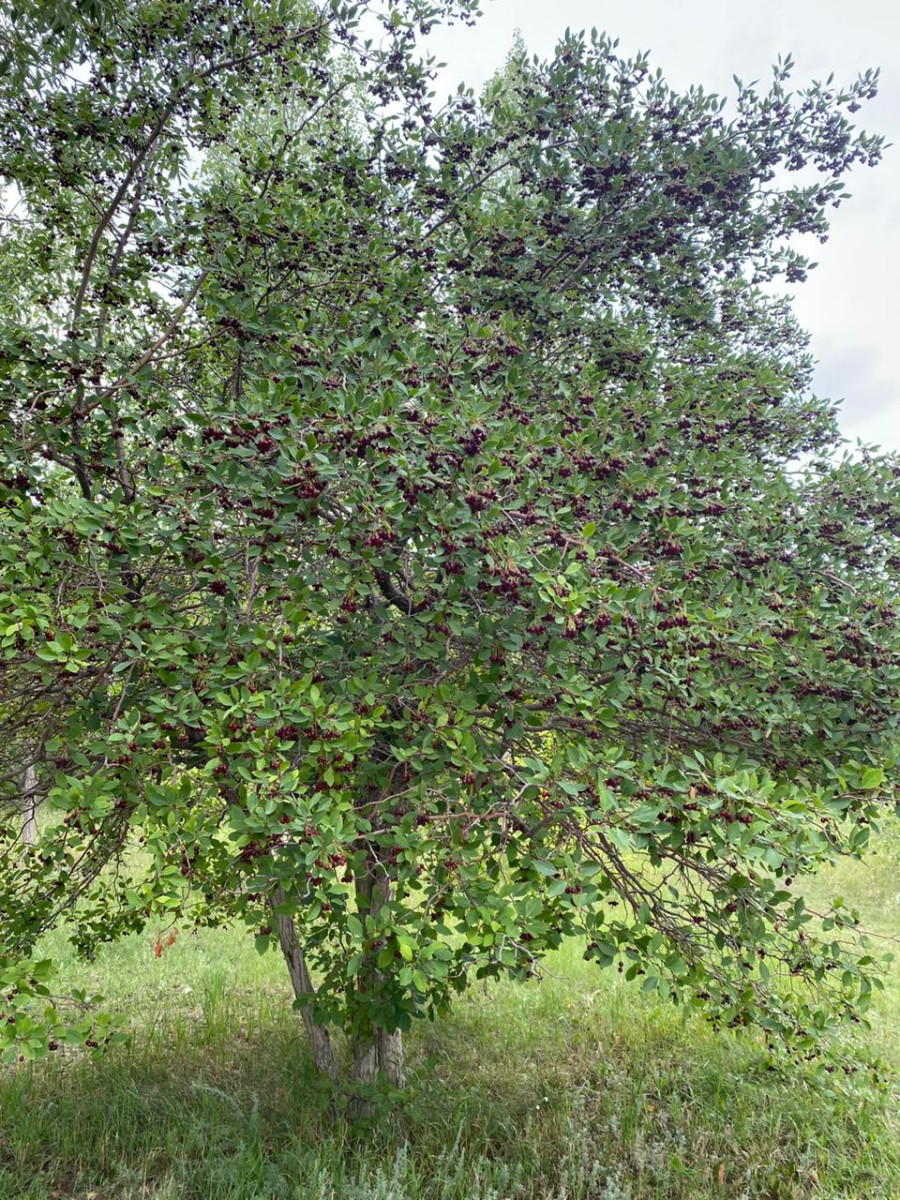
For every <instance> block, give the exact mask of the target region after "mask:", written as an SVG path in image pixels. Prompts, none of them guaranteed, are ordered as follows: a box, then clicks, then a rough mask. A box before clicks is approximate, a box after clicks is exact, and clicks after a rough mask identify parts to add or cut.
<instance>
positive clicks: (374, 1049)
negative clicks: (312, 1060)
mask: <svg viewBox="0 0 900 1200" xmlns="http://www.w3.org/2000/svg"><path fill="white" fill-rule="evenodd" d="M390 900H391V881H390V879H389V878H388V875H387V873H386V872H385V870H384V868H383V867H382V866H381V864H380V863H378V861H377V860H376V859H375V858H374V857H373V856H369V857H367V860H366V868H365V871H364V872H363V873H362V874H360V875H359V876H358V877H357V879H356V903H357V907H358V908H359V911H360V913H365V914H368V915H369V916H371V917H372V918H374V919H377V917H378V913H379V912H380V911H381V909H382V908H383V907H384V905H386V904H388V903H390ZM380 982H381V974H380V972H379V971H378V969H377V967H376V966H375V962H374V956H373V955H372V954H371V952H370V955H369V962H368V964H367V965H366V966H365V967H364V970H363V973H362V975H361V977H360V981H359V986H360V988H362V989H364V990H366V991H369V992H377V990H378V988H379V985H380ZM351 1079H352V1081H353V1082H354V1083H357V1084H362V1085H371V1084H374V1083H376V1082H377V1081H378V1080H379V1079H380V1080H381V1081H383V1082H384V1083H387V1084H389V1085H390V1086H391V1087H396V1088H402V1087H403V1082H404V1076H403V1035H402V1033H401V1032H400V1030H399V1029H398V1030H394V1031H391V1032H389V1031H388V1030H385V1029H380V1028H378V1027H377V1026H375V1025H372V1024H371V1023H369V1024H367V1025H366V1026H365V1027H364V1028H363V1029H362V1030H361V1031H359V1032H357V1033H356V1034H355V1036H354V1038H353V1067H352V1073H351Z"/></svg>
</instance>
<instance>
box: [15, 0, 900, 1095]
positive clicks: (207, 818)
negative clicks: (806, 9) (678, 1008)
mask: <svg viewBox="0 0 900 1200" xmlns="http://www.w3.org/2000/svg"><path fill="white" fill-rule="evenodd" d="M2 11H3V16H2V25H0V36H2V53H3V55H4V58H5V63H6V73H5V75H4V77H3V82H2V85H0V88H2V91H0V109H2V114H3V117H2V124H3V129H4V139H3V149H2V151H0V174H2V175H3V177H4V179H5V181H6V195H5V213H4V216H3V241H2V244H0V282H2V288H0V315H2V324H0V355H2V361H3V374H2V393H0V396H2V404H0V527H2V535H3V536H2V542H0V656H2V662H3V669H4V673H3V682H2V690H0V729H2V738H0V774H2V776H3V780H4V783H3V786H4V787H5V788H6V789H7V791H9V793H10V794H11V795H12V794H13V793H14V792H15V789H16V788H17V787H21V779H22V773H23V764H28V765H31V766H32V767H33V768H34V770H35V771H36V772H37V775H36V776H35V775H34V774H32V781H33V783H32V786H33V788H34V789H37V790H39V791H40V792H41V793H42V794H43V793H44V792H46V793H47V797H48V798H47V804H46V805H45V811H44V815H43V818H42V820H41V828H40V832H39V836H38V837H37V841H36V843H35V844H34V845H33V846H23V845H22V837H21V832H22V831H21V820H20V818H19V817H18V816H16V817H15V818H14V819H13V818H11V819H10V820H8V821H6V822H5V824H4V826H3V841H2V846H0V905H2V908H3V910H4V912H5V913H6V914H8V915H7V918H6V920H5V923H4V929H3V934H2V938H3V942H2V957H0V972H2V979H3V982H4V992H5V1000H4V1005H5V1009H6V1010H7V1023H6V1024H5V1025H3V1026H0V1036H2V1037H3V1039H4V1044H5V1045H6V1046H7V1048H8V1049H9V1052H10V1053H12V1054H29V1053H39V1052H41V1051H42V1050H43V1049H45V1048H46V1046H47V1045H48V1039H49V1040H50V1044H52V1041H53V1039H54V1038H56V1037H58V1036H59V1031H60V1029H62V1027H63V1026H64V1021H63V1018H62V1016H61V1015H60V1014H58V1013H57V1012H56V1011H55V1010H54V1009H53V1008H52V1006H51V1007H49V1008H47V1009H46V1011H45V1004H46V999H44V1000H42V997H45V998H46V997H47V996H48V995H49V991H50V985H49V984H48V982H47V976H48V974H49V971H50V969H51V965H50V964H48V963H47V962H46V961H44V960H43V959H41V957H40V950H39V939H40V937H41V935H42V933H43V932H44V931H46V930H47V929H49V928H51V927H53V926H55V925H59V924H62V925H64V927H65V928H66V929H67V930H68V932H69V935H70V937H71V939H72V941H73V943H74V944H75V945H76V947H77V948H78V949H79V950H80V951H82V952H83V953H85V954H93V953H95V952H97V950H98V949H99V948H100V947H101V946H102V944H103V943H104V942H108V941H110V940H112V939H115V938H118V937H121V936H123V935H126V934H129V933H132V932H134V931H138V930H140V929H142V928H143V927H144V926H145V925H146V924H147V923H148V922H150V921H154V922H158V920H159V915H160V914H168V915H169V916H170V917H171V918H172V919H175V918H177V919H178V920H179V921H180V922H193V923H195V924H197V925H204V924H215V923H222V922H228V923H242V924H244V925H246V927H247V928H248V930H249V931H250V932H251V934H252V935H254V936H255V937H256V939H257V941H258V944H259V946H260V948H261V949H264V948H265V947H266V946H267V945H268V944H270V943H271V944H272V945H275V946H280V949H281V951H282V952H283V953H284V956H285V959H286V962H287V965H288V968H289V972H290V977H291V981H292V983H293V987H294V991H295V993H296V998H297V1006H298V1008H300V1010H301V1012H302V1016H303V1020H304V1023H305V1026H306V1030H307V1033H308V1035H309V1040H310V1045H311V1050H312V1054H313V1057H314V1059H315V1062H316V1065H317V1067H318V1068H319V1069H320V1070H321V1071H322V1072H324V1073H325V1074H327V1075H328V1076H330V1077H331V1078H332V1079H334V1080H335V1081H337V1080H339V1079H340V1078H341V1077H342V1073H343V1069H344V1068H343V1059H344V1050H343V1042H342V1043H341V1044H339V1045H338V1044H335V1043H334V1042H333V1040H332V1033H331V1032H329V1030H332V1031H333V1030H334V1029H337V1030H339V1031H340V1032H341V1034H342V1036H343V1037H346V1039H347V1040H348V1042H349V1046H350V1049H349V1051H348V1058H349V1061H350V1068H349V1070H350V1075H351V1076H352V1078H354V1079H356V1080H358V1081H361V1082H363V1083H368V1082H372V1081H373V1080H374V1079H375V1078H376V1077H378V1075H379V1073H381V1074H382V1075H383V1076H384V1077H385V1078H387V1079H388V1080H389V1081H390V1082H393V1083H398V1082H400V1081H401V1080H402V1069H403V1068H402V1055H401V1040H400V1039H401V1034H402V1031H403V1030H406V1029H408V1028H409V1027H410V1025H411V1023H412V1021H413V1020H414V1019H415V1018H418V1017H422V1016H436V1015H437V1016H440V1015H442V1014H443V1013H445V1012H446V1011H447V1009H448V1007H449V1005H450V1003H451V999H452V997H453V996H454V994H455V993H457V992H459V991H461V990H463V989H464V988H465V987H466V985H467V983H468V982H469V981H470V980H471V979H473V978H476V977H481V978H483V977H491V976H499V975H513V976H516V977H523V978H524V977H527V976H529V975H532V974H534V973H535V972H536V971H538V970H539V967H540V963H541V960H542V958H543V957H544V955H545V954H546V953H547V952H548V951H550V950H551V949H553V948H554V947H556V946H557V945H559V943H560V942H561V940H562V939H564V938H567V937H578V938H581V939H583V944H584V947H585V955H586V956H587V957H588V958H589V959H592V960H595V961H596V962H597V964H598V967H601V966H607V967H613V968H617V969H618V970H620V971H624V972H625V974H626V975H627V976H628V977H629V978H633V977H637V976H640V977H642V986H643V987H644V988H645V989H655V990H656V991H658V992H659V993H661V994H662V995H670V996H672V998H673V999H675V1000H677V1001H681V1002H687V1003H690V1004H693V1005H696V1006H697V1007H698V1008H700V1009H701V1010H702V1011H704V1012H705V1013H706V1014H707V1015H708V1016H709V1018H710V1019H711V1020H712V1021H714V1022H715V1023H717V1024H722V1025H728V1026H741V1025H747V1024H752V1025H754V1026H755V1027H758V1028H760V1029H762V1030H764V1031H765V1034H766V1036H767V1037H768V1038H771V1039H772V1040H773V1041H777V1040H778V1039H782V1038H783V1039H785V1040H786V1041H788V1042H789V1043H791V1044H792V1045H794V1046H796V1047H798V1048H799V1050H800V1051H803V1052H806V1051H808V1050H810V1049H812V1048H813V1047H815V1046H816V1045H818V1044H819V1043H820V1041H821V1039H822V1037H823V1035H824V1034H825V1033H826V1032H827V1031H828V1030H829V1029H830V1028H831V1027H832V1026H833V1025H834V1024H835V1023H836V1022H839V1021H840V1020H842V1019H847V1018H850V1019H853V1018H855V1017H856V1015H857V1013H858V1012H859V1010H860V1008H861V1007H862V1006H864V1003H865V1000H866V997H867V995H868V992H869V990H870V988H871V986H872V981H873V977H877V971H875V970H874V965H873V963H872V962H871V960H870V959H869V958H868V956H867V955H866V954H865V953H864V952H863V951H862V950H860V949H859V948H858V947H857V945H856V943H855V941H854V938H853V936H852V935H853V928H852V926H853V922H852V919H850V918H849V917H848V916H846V915H844V914H842V912H841V910H840V909H838V910H836V911H833V912H830V913H825V914H813V913H811V912H810V911H808V910H807V908H806V907H805V905H804V902H803V899H802V896H801V895H800V894H799V892H798V891H797V890H796V888H795V886H794V883H795V880H797V879H798V878H799V877H801V876H802V875H803V874H804V873H808V872H810V871H813V870H815V868H816V867H817V865H818V864H820V863H821V862H822V861H824V860H826V859H828V858H830V857H831V856H833V855H835V854H839V853H856V852H858V851H859V850H860V849H861V848H862V847H863V846H864V844H865V841H866V838H867V833H868V827H869V825H870V823H871V822H872V820H873V819H874V818H875V817H876V816H877V812H878V809H879V806H880V805H883V803H884V801H885V798H886V797H887V795H888V793H889V791H890V787H889V782H888V781H889V776H890V771H891V769H892V765H893V762H894V755H895V750H896V741H897V714H898V696H900V639H898V633H897V626H896V608H895V605H896V583H897V577H898V571H900V546H898V533H900V509H898V503H897V495H896V487H897V475H898V467H897V464H896V462H895V461H893V460H890V459H888V458H882V457H877V456H875V455H873V454H870V453H868V452H862V453H859V454H856V455H855V456H848V455H844V456H842V455H841V439H840V435H839V432H838V428H837V424H836V418H835V413H834V411H833V409H832V407H831V406H830V405H829V404H828V403H827V402H825V401H823V400H820V399H818V398H816V397H815V396H813V395H812V394H811V392H810V380H811V371H812V367H811V362H810V359H809V356H808V354H807V346H806V340H805V337H804V335H803V334H802V332H801V331H800V330H799V329H798V328H797V326H796V324H795V322H794V319H793V317H792V315H791V311H790V305H789V302H788V301H787V300H785V299H783V298H780V296H779V293H778V290H777V286H776V285H777V283H778V280H779V278H781V279H784V280H786V281H787V282H789V283H792V282H799V281H800V280H802V278H803V276H804V273H805V271H806V270H807V269H808V267H809V263H808V262H807V261H806V259H805V258H804V257H803V256H802V255H801V254H800V252H799V251H798V249H797V245H796V241H795V236H796V235H807V237H808V235H814V236H818V237H820V238H822V239H824V238H825V236H826V232H827V223H826V217H827V213H828V210H829V207H830V206H832V205H834V204H837V203H839V202H840V201H841V200H842V199H843V198H844V195H845V193H844V190H843V189H844V182H843V180H844V177H845V175H846V173H847V171H848V170H849V169H850V168H851V167H852V166H854V165H855V164H868V163H873V162H875V161H877V159H878V157H879V152H880V145H881V143H880V141H879V139H877V138H873V137H869V136H867V135H865V134H863V133H860V132H859V131H857V130H856V129H855V128H854V126H853V124H852V114H853V113H854V112H855V111H856V110H857V109H858V108H859V106H860V104H861V102H862V101H864V100H865V99H866V98H868V97H870V96H871V95H872V94H873V93H874V89H875V78H874V76H873V75H865V76H863V77H861V78H860V79H858V80H857V81H856V82H854V83H852V84H851V85H849V86H848V87H847V88H846V89H844V90H839V89H838V88H836V87H834V86H833V85H832V84H831V83H827V84H813V85H811V86H810V87H808V88H806V89H804V90H801V91H797V92H794V93H792V92H791V91H790V90H789V82H788V81H789V77H790V73H791V64H790V61H789V60H788V61H784V62H781V63H779V64H778V66H777V67H776V69H775V74H774V79H773V82H772V84H771V87H770V88H769V89H768V90H759V89H758V88H756V87H755V86H743V85H740V84H738V85H737V94H736V98H735V101H734V106H733V109H731V110H727V109H726V108H725V106H724V103H723V102H722V101H720V99H719V98H717V97H715V96H712V95H708V94H706V93H704V92H703V91H701V90H699V89H692V90H691V91H690V92H689V93H687V94H685V95H678V94H676V93H674V92H673V91H672V90H671V89H670V88H669V87H668V86H667V85H666V84H665V82H664V81H663V79H662V77H661V76H660V75H659V74H654V73H653V72H651V70H650V67H649V64H648V62H647V60H646V59H645V58H642V57H638V58H635V59H631V60H626V59H624V58H622V57H621V56H620V55H619V53H618V52H617V50H616V47H615V45H614V44H613V43H611V42H610V41H609V40H608V39H607V38H605V37H601V36H598V35H591V36H590V37H585V36H576V35H572V34H569V33H567V34H566V35H565V37H564V38H563V40H562V41H561V42H560V44H559V47H558V50H557V52H556V55H555V57H554V58H553V59H552V60H551V61H549V62H546V63H541V62H538V61H536V60H534V61H532V60H529V59H528V57H527V56H526V55H524V54H523V53H518V52H517V53H516V54H514V55H513V57H512V58H511V60H510V62H509V63H508V65H507V68H506V70H505V71H503V72H502V73H501V74H500V75H498V77H497V78H496V79H495V80H494V81H492V82H491V83H490V84H489V85H488V87H487V88H486V89H485V91H484V93H483V94H482V96H481V97H480V98H477V99H476V97H474V96H473V95H472V94H471V93H469V92H466V91H460V92H459V93H458V94H457V95H456V96H454V97H452V98H451V99H450V100H449V101H448V102H447V103H446V104H445V105H443V106H440V107H439V106H437V105H436V104H435V103H434V100H433V97H432V95H431V82H430V81H431V67H430V64H429V63H428V61H427V60H422V59H421V58H420V57H419V56H418V52H417V50H416V43H417V39H418V37H419V36H420V35H421V34H422V33H427V32H428V30H429V29H430V28H431V26H432V25H433V24H434V23H435V22H437V21H439V20H443V19H463V20H468V19H470V18H471V17H472V15H473V14H472V6H471V5H470V4H469V3H468V2H466V0H385V2H384V3H380V4H376V3H367V2H365V0H346V2H343V3H342V2H339V0H335V2H333V3H330V4H325V5H318V6H317V5H315V4H303V3H294V2H291V0H272V2H271V3H264V2H262V0H259V2H256V3H240V4H238V3H231V2H230V0H191V2H187V0H136V2H133V3H130V4H125V3H124V0H84V2H83V3H80V4H78V5H75V6H72V5H63V4H59V5H57V6H53V5H48V4H46V3H38V2H37V0H33V2H32V0H28V2H26V0H22V2H18V3H11V2H9V0H8V2H7V3H5V4H4V5H3V6H2ZM36 779H39V781H40V782H39V784H38V783H37V782H35V780H36ZM819 917H821V918H822V919H821V920H820V919H818V918H819ZM81 1036H84V1037H88V1038H89V1040H91V1041H96V1040H97V1033H96V1031H93V1033H92V1032H91V1031H85V1030H82V1034H81Z"/></svg>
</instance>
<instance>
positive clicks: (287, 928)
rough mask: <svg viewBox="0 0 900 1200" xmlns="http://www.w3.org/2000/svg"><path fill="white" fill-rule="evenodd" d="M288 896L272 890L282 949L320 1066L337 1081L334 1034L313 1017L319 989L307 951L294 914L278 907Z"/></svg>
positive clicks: (314, 1055)
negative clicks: (313, 1003) (282, 911)
mask: <svg viewBox="0 0 900 1200" xmlns="http://www.w3.org/2000/svg"><path fill="white" fill-rule="evenodd" d="M284 899H285V896H284V892H283V891H282V889H281V888H276V889H275V891H274V892H273V893H272V916H273V917H274V919H275V927H276V929H277V930H278V941H279V943H280V945H281V952H282V954H283V955H284V960H285V962H286V963H287V968H288V974H289V975H290V977H291V985H292V986H293V989H294V995H295V996H296V997H297V999H298V1000H302V1001H304V1003H303V1005H302V1007H301V1009H300V1014H301V1016H302V1017H303V1027H304V1029H305V1030H306V1038H307V1041H308V1042H309V1048H310V1051H311V1052H312V1057H313V1062H314V1063H315V1066H316V1070H317V1071H319V1072H320V1073H321V1074H323V1075H327V1076H328V1078H329V1079H330V1080H331V1081H332V1082H333V1083H337V1082H338V1078H339V1075H340V1072H339V1071H338V1065H337V1060H336V1059H335V1056H334V1047H333V1046H332V1044H331V1037H330V1035H329V1033H328V1030H327V1029H326V1028H325V1026H324V1025H317V1024H316V1023H315V1021H314V1020H313V1017H312V1008H311V1007H310V1004H309V1001H310V1000H311V999H312V997H313V996H315V994H316V989H315V987H314V985H313V981H312V979H311V977H310V974H309V971H308V969H307V966H306V963H305V961H304V959H303V951H302V950H301V949H300V942H299V941H298V939H297V930H296V927H295V926H294V921H293V918H292V917H288V916H283V915H282V914H280V913H278V912H276V911H275V909H276V908H277V906H278V905H280V904H283V903H284Z"/></svg>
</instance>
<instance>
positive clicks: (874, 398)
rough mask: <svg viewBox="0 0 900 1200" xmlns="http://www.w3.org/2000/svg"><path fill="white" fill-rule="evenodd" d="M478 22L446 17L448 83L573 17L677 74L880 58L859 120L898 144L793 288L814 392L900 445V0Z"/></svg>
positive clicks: (717, 83) (632, 2) (562, 13)
mask: <svg viewBox="0 0 900 1200" xmlns="http://www.w3.org/2000/svg"><path fill="white" fill-rule="evenodd" d="M483 9H484V15H483V16H482V18H481V20H480V21H479V22H478V23H477V25H476V26H475V27H474V28H472V29H466V28H463V27H461V26H457V27H454V28H451V29H446V28H445V29H441V30H440V31H439V32H436V33H435V34H433V35H432V37H431V39H430V40H429V47H430V49H431V51H432V52H433V53H434V54H436V55H437V56H438V57H439V58H440V60H441V61H443V62H445V63H446V64H447V65H446V69H445V71H444V72H443V73H442V76H441V80H440V85H439V87H438V92H439V94H440V92H442V91H450V90H455V87H456V84H457V83H459V82H460V81H464V82H465V83H466V84H468V85H469V86H471V87H474V88H475V89H476V90H477V89H478V87H479V86H480V84H481V83H483V82H484V80H485V79H486V78H487V77H488V76H489V75H490V74H491V73H492V72H493V71H495V70H496V69H497V68H498V67H500V66H502V64H503V62H504V59H505V58H506V55H507V53H508V51H509V49H510V47H511V45H512V41H513V35H514V33H515V31H516V30H517V29H518V30H520V31H521V33H522V35H523V37H524V39H525V43H526V45H527V47H528V49H529V51H530V52H531V53H537V54H539V55H540V56H541V57H542V58H543V57H546V56H548V55H550V54H551V53H552V51H553V47H554V45H555V43H556V41H557V39H558V37H559V36H560V35H561V34H562V33H563V32H564V30H565V28H566V27H567V26H568V27H570V28H571V29H573V30H581V29H590V28H591V27H592V26H596V27H597V28H598V29H600V30H604V31H605V32H606V33H608V34H609V35H610V36H611V37H614V38H618V39H619V51H620V52H621V53H622V54H624V55H626V56H630V55H631V54H633V53H637V52H638V51H644V50H649V51H650V54H651V64H652V66H653V67H654V68H655V67H657V66H658V67H661V68H662V71H663V74H664V76H665V77H666V78H667V80H668V81H669V83H670V84H671V85H672V86H673V87H675V88H677V89H679V90H681V89H685V88H687V87H689V86H690V84H692V83H693V84H702V85H703V87H704V88H706V89H709V90H714V91H717V92H719V93H724V94H726V95H733V94H734V84H733V81H732V76H733V75H737V76H738V77H739V78H741V79H743V80H744V82H750V81H752V80H755V79H758V80H760V82H761V83H767V82H768V80H769V79H770V78H771V65H772V63H773V62H774V61H775V59H776V57H777V55H778V54H779V53H780V54H787V53H790V54H791V55H792V56H793V58H794V61H795V64H796V66H795V70H794V74H793V78H792V83H793V85H794V86H795V87H798V88H799V87H802V86H803V85H804V83H806V82H808V81H809V80H812V79H824V78H827V76H828V75H829V74H831V72H832V71H833V72H834V73H835V83H836V84H841V83H849V82H851V81H852V80H853V79H855V78H856V75H857V74H858V73H859V72H860V71H863V70H865V69H866V68H867V67H880V68H881V86H880V90H879V95H878V98H877V99H876V100H874V101H871V102H869V103H867V104H866V105H864V107H863V108H862V110H861V111H860V112H859V113H857V116H856V119H857V120H858V121H859V122H860V124H861V125H862V127H863V128H865V129H866V130H867V131H868V132H871V133H880V134H884V135H885V136H886V138H887V141H888V142H893V143H896V144H895V145H894V146H891V147H889V148H888V149H887V150H886V151H885V155H884V158H883V160H882V162H881V164H880V165H879V166H878V167H876V168H875V169H874V170H873V169H870V168H865V169H858V170H857V171H856V172H855V173H854V174H851V175H850V176H849V177H848V188H847V190H848V191H850V192H851V193H852V199H850V200H848V201H844V203H843V204H842V206H841V207H840V208H839V209H831V210H829V212H830V214H831V216H830V219H831V238H830V240H829V241H828V243H827V244H826V245H824V246H820V245H819V244H818V243H814V250H812V251H811V250H809V249H808V248H807V247H806V246H803V247H801V249H803V250H804V252H806V253H810V254H811V256H812V257H813V258H814V259H815V260H816V261H817V262H818V263H819V266H818V267H817V268H816V270H814V271H812V272H811V273H810V276H809V280H808V282H807V283H805V284H802V285H800V286H799V287H798V289H797V291H796V302H795V311H796V312H797V314H798V316H799V318H800V321H801V323H802V324H803V325H804V326H805V327H806V328H807V329H808V330H809V331H810V333H811V334H812V338H813V340H812V350H813V353H814V355H815V357H816V359H817V360H818V367H817V371H816V391H817V392H818V393H819V394H820V395H823V396H828V397H829V398H831V399H834V400H841V399H842V400H843V401H844V403H843V406H842V410H841V412H842V416H841V427H842V429H843V431H844V435H845V437H847V438H848V439H849V440H850V443H851V444H853V443H855V442H856V440H857V439H858V438H860V439H862V440H863V441H865V442H868V443H875V444H878V445H880V446H882V447H884V448H885V449H891V450H900V357H898V355H897V354H896V353H895V347H896V345H897V343H898V342H900V303H898V298H897V297H898V288H900V2H897V0H895V3H891V2H890V0H856V2H855V3H852V4H851V3H848V2H847V0H780V2H779V0H753V2H752V3H750V4H737V3H734V0H605V2H604V3H599V2H598V0H483Z"/></svg>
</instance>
